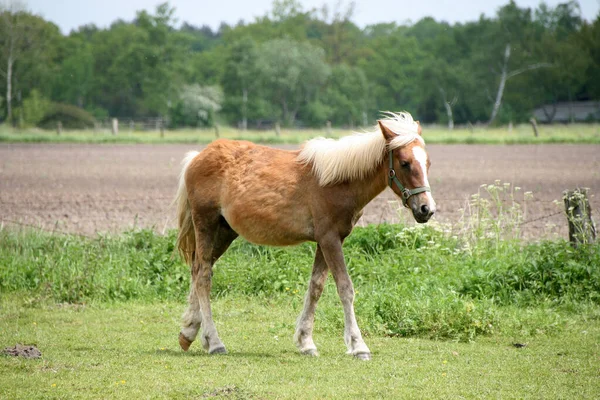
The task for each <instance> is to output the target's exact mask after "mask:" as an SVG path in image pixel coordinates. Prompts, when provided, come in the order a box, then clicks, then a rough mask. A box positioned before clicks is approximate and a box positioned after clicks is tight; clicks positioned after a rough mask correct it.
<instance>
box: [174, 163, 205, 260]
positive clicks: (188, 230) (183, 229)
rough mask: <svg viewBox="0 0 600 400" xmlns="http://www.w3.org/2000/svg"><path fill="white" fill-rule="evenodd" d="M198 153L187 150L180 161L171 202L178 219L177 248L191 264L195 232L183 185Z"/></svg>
mask: <svg viewBox="0 0 600 400" xmlns="http://www.w3.org/2000/svg"><path fill="white" fill-rule="evenodd" d="M198 154H199V152H197V151H190V152H188V153H187V154H186V155H185V157H184V158H183V161H181V166H182V167H181V173H180V174H179V186H178V188H177V195H176V196H175V200H174V201H173V203H174V204H175V205H176V206H177V218H178V221H179V234H178V235H177V248H178V249H179V253H180V254H181V255H182V256H183V258H184V259H185V261H186V263H188V264H189V265H192V261H193V260H194V251H195V249H196V234H195V232H194V223H193V221H192V210H191V208H190V203H189V201H188V192H187V187H186V185H185V173H186V171H187V169H188V167H189V165H190V163H191V162H192V160H193V159H194V158H195V157H196V156H197V155H198Z"/></svg>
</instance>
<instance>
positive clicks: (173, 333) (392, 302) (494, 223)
mask: <svg viewBox="0 0 600 400" xmlns="http://www.w3.org/2000/svg"><path fill="white" fill-rule="evenodd" d="M516 192H517V190H516V189H515V188H512V187H511V185H509V184H500V182H496V183H495V184H493V185H485V186H483V187H482V188H481V190H480V193H478V194H476V195H473V196H472V197H471V201H470V203H469V207H468V213H465V215H464V217H463V218H462V223H461V224H458V225H457V226H453V227H447V226H435V225H417V226H413V227H407V226H402V225H386V224H383V225H378V226H369V227H365V228H356V229H355V230H354V232H353V233H352V235H350V236H349V237H348V238H347V240H346V241H345V243H344V252H345V256H346V260H347V265H348V270H349V272H350V275H351V277H352V279H353V281H354V284H355V288H356V298H355V308H356V315H357V319H358V322H359V326H360V327H361V329H362V331H363V334H364V336H365V340H366V341H367V344H368V345H369V347H370V349H371V350H372V352H373V360H372V361H371V362H369V363H364V362H359V361H358V360H354V359H352V358H351V357H349V356H347V355H345V354H344V353H345V346H344V344H343V339H342V331H343V317H342V310H341V306H340V302H339V299H338V296H337V293H336V289H335V286H334V284H333V282H332V279H329V280H328V282H327V284H326V286H325V290H324V293H323V296H322V298H321V301H320V302H319V306H318V308H317V312H316V327H315V341H316V343H317V346H319V351H320V353H321V357H320V358H317V359H314V358H307V357H303V356H300V355H299V354H298V353H297V352H296V350H295V348H294V345H293V344H292V336H293V332H294V324H295V320H296V317H297V315H298V314H299V313H300V311H301V308H302V303H303V294H304V292H305V290H306V286H307V281H308V279H309V275H310V266H311V265H312V260H313V257H314V252H315V246H314V244H304V245H301V246H296V247H289V248H269V247H260V246H255V245H252V244H250V243H248V242H246V241H244V240H240V239H238V240H236V241H235V242H234V243H233V244H232V246H231V248H230V249H229V250H228V251H227V252H226V253H225V255H224V256H223V257H222V258H221V259H219V261H218V262H217V264H216V265H215V269H214V276H213V291H212V298H213V305H214V315H215V320H216V323H217V327H218V329H219V331H220V336H221V339H223V341H224V343H225V345H226V346H227V348H228V350H229V352H230V353H229V354H228V355H225V356H208V355H206V354H205V353H204V352H203V351H202V350H201V349H199V348H198V346H197V345H195V347H193V348H192V349H193V350H192V351H191V352H189V353H183V352H181V351H180V350H179V349H178V343H177V334H178V331H179V317H180V315H181V314H182V312H183V310H184V308H185V304H186V295H187V291H188V287H189V268H188V267H187V266H185V265H184V264H183V263H182V262H181V261H180V259H179V258H178V256H176V255H175V254H174V243H175V232H174V231H171V232H168V234H166V235H165V236H161V235H158V234H156V233H154V232H153V231H150V230H137V231H129V232H125V233H123V234H119V235H98V236H97V237H95V238H86V237H80V236H73V235H52V234H50V233H45V232H40V231H32V230H18V229H17V230H15V229H6V228H4V229H2V228H0V348H3V347H8V346H14V345H15V344H17V343H22V344H35V345H36V346H38V347H39V348H40V350H41V351H42V352H43V354H44V357H43V359H42V360H23V359H13V358H8V357H5V356H0V388H2V392H0V393H1V394H2V396H4V397H6V398H32V397H33V398H37V397H41V398H46V397H52V398H54V397H56V398H61V397H69V398H71V397H81V398H107V397H108V398H139V397H152V398H154V397H160V398H163V397H164V398H210V397H217V398H234V399H254V398H293V399H295V398H379V397H384V398H411V399H412V398H424V399H428V398H459V397H465V398H590V399H594V398H599V397H600V385H598V384H597V382H598V378H600V367H598V359H599V357H600V268H598V265H600V244H599V243H596V244H587V245H581V246H580V247H578V248H577V249H574V248H572V247H571V245H570V244H569V243H567V242H565V241H542V242H528V243H523V242H521V241H520V240H519V238H520V233H519V226H520V225H519V223H520V222H521V221H522V218H523V214H522V210H521V208H520V207H521V205H520V203H518V202H516V201H515V197H516ZM524 199H525V201H526V200H527V194H524ZM514 343H526V344H527V346H526V347H524V348H516V347H514V346H513V344H514Z"/></svg>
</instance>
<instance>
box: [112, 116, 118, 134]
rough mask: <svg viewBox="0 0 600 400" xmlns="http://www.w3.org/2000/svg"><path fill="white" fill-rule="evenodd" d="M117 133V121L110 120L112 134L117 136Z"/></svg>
mask: <svg viewBox="0 0 600 400" xmlns="http://www.w3.org/2000/svg"><path fill="white" fill-rule="evenodd" d="M118 133H119V120H118V119H116V118H113V119H112V134H113V135H117V134H118Z"/></svg>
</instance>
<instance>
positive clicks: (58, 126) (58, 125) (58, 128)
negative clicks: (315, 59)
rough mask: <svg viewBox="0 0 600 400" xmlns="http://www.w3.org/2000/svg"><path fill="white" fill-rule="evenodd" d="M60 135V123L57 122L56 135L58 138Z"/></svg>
mask: <svg viewBox="0 0 600 400" xmlns="http://www.w3.org/2000/svg"><path fill="white" fill-rule="evenodd" d="M61 133H62V122H60V121H58V122H57V123H56V134H57V135H58V136H60V134H61Z"/></svg>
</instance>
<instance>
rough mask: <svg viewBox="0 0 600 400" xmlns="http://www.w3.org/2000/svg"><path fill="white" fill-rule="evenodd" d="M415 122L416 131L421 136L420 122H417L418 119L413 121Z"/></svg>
mask: <svg viewBox="0 0 600 400" xmlns="http://www.w3.org/2000/svg"><path fill="white" fill-rule="evenodd" d="M415 122H416V123H417V133H418V134H419V136H421V124H420V123H419V121H415Z"/></svg>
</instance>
